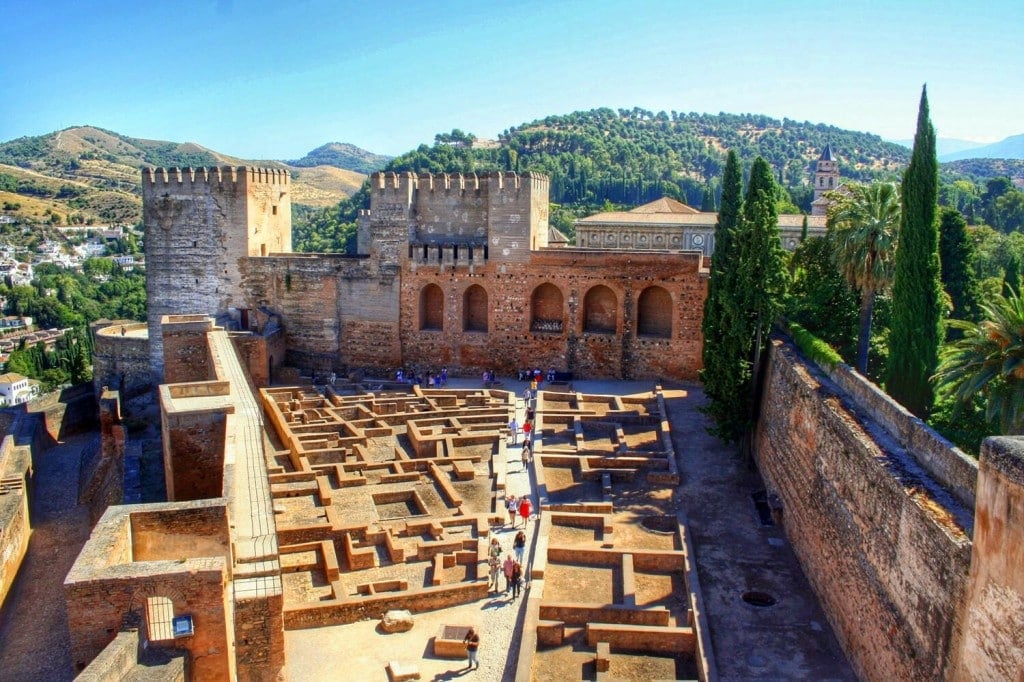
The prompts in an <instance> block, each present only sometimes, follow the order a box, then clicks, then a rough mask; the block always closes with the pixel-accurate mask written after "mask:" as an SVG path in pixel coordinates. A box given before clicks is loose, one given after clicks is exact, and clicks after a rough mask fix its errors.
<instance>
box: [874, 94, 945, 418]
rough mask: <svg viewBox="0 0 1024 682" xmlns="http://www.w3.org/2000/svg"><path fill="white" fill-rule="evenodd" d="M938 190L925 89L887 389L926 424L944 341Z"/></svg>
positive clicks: (908, 192) (898, 265)
mask: <svg viewBox="0 0 1024 682" xmlns="http://www.w3.org/2000/svg"><path fill="white" fill-rule="evenodd" d="M938 186H939V172H938V160H937V159H936V156H935V129H934V128H933V127H932V123H931V119H930V118H929V115H928V91H927V87H925V88H922V90H921V104H920V108H919V110H918V115H917V133H916V134H915V135H914V150H913V152H912V153H911V156H910V165H909V166H908V167H907V170H906V172H905V173H904V175H903V189H902V195H903V215H902V218H901V220H900V236H899V248H898V249H897V250H896V258H895V273H894V277H893V287H892V324H891V329H890V335H889V363H888V367H887V370H888V381H887V384H886V386H887V389H888V391H889V395H891V396H892V397H893V398H895V399H896V400H897V401H899V402H900V403H901V404H902V405H903V406H904V407H906V408H907V409H908V410H910V411H911V412H913V413H914V414H915V415H917V416H918V417H921V418H922V419H925V418H927V417H928V413H929V411H930V410H931V407H932V402H933V400H934V392H933V388H932V384H931V382H930V378H931V376H932V375H933V374H934V373H935V368H936V366H937V364H938V349H939V342H940V340H941V339H942V331H941V318H942V283H941V282H940V279H939V236H938V224H937V220H936V214H937V213H938Z"/></svg>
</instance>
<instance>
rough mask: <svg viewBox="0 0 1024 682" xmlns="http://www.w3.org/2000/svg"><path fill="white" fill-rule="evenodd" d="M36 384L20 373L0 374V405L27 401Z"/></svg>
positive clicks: (33, 392)
mask: <svg viewBox="0 0 1024 682" xmlns="http://www.w3.org/2000/svg"><path fill="white" fill-rule="evenodd" d="M36 386H37V385H34V384H33V383H31V382H29V380H28V378H27V377H23V376H22V375H20V374H15V373H14V372H8V373H6V374H0V405H20V404H21V403H27V402H28V401H29V400H31V398H32V396H33V395H34V394H35V391H36Z"/></svg>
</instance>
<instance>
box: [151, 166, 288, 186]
mask: <svg viewBox="0 0 1024 682" xmlns="http://www.w3.org/2000/svg"><path fill="white" fill-rule="evenodd" d="M290 181H291V176H290V174H289V172H288V171H287V170H285V169H283V168H258V167H255V166H239V167H237V168H236V167H234V166H221V167H218V166H211V167H210V168H143V169H142V186H143V188H146V189H153V188H154V187H156V188H159V187H163V186H167V187H174V188H175V189H181V188H182V186H191V185H223V184H242V185H247V186H248V185H287V184H289V182H290Z"/></svg>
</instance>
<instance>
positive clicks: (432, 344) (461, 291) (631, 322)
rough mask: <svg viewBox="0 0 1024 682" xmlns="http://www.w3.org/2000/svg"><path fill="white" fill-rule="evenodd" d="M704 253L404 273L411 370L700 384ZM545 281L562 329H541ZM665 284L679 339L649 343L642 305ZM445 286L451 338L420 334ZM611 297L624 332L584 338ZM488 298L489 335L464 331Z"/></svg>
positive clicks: (579, 257) (545, 254)
mask: <svg viewBox="0 0 1024 682" xmlns="http://www.w3.org/2000/svg"><path fill="white" fill-rule="evenodd" d="M700 264H701V259H700V256H699V254H696V253H693V254H683V255H680V254H667V253H644V254H636V253H633V254H629V255H626V254H615V253H600V252H592V251H570V250H562V249H559V250H550V251H539V252H533V253H532V254H531V259H530V261H529V262H528V263H507V262H499V261H497V260H495V259H494V258H492V259H491V260H489V261H488V263H487V264H486V265H484V266H481V267H474V268H473V270H472V271H470V270H468V269H462V268H458V269H455V270H452V269H450V268H447V269H444V270H442V269H440V268H437V267H427V266H419V267H415V268H413V267H407V268H406V269H405V270H404V271H403V273H402V285H401V286H402V292H401V310H400V315H401V319H403V320H405V321H407V322H406V323H405V324H403V325H402V328H401V334H402V337H401V338H402V353H403V354H404V360H405V362H406V364H411V365H416V366H418V367H421V368H427V369H430V368H433V369H439V368H440V367H441V366H442V365H448V367H449V369H450V370H452V371H454V372H465V373H478V372H482V371H483V370H484V369H487V368H490V369H493V370H495V371H496V372H498V373H499V374H506V375H508V374H513V373H514V372H515V371H516V370H518V369H520V368H523V367H540V368H542V369H546V368H547V367H549V366H553V367H555V368H556V369H557V370H559V371H570V372H573V373H574V374H576V375H577V376H586V377H628V378H633V377H637V378H639V377H657V376H669V377H676V378H687V379H693V378H696V373H697V370H698V369H699V368H700V366H701V345H700V338H701V335H700V317H701V311H702V309H703V305H704V298H705V296H706V285H707V281H706V275H705V274H701V272H700ZM544 283H550V284H553V285H554V286H556V287H557V288H558V289H559V291H560V292H561V294H562V301H563V305H562V320H561V324H562V328H561V331H531V297H532V295H533V292H534V290H535V289H536V288H537V287H539V286H540V285H542V284H544ZM652 283H657V284H659V285H660V286H662V287H664V288H665V289H666V291H668V293H669V295H670V296H671V297H672V300H673V303H674V305H673V309H672V311H671V313H670V314H671V319H672V336H671V338H664V339H661V338H647V337H641V338H640V339H639V340H638V338H637V336H636V334H635V333H634V327H635V324H636V300H637V297H638V296H639V295H640V292H641V291H642V290H643V289H644V288H646V287H647V286H648V285H649V284H652ZM428 284H436V285H437V286H439V287H440V288H441V290H442V291H443V293H444V314H443V325H442V329H441V330H436V331H435V330H420V329H419V327H420V311H419V306H420V292H421V291H422V290H423V288H424V287H425V286H427V285H428ZM598 284H600V285H604V286H606V287H608V288H609V289H611V290H612V291H613V292H614V294H615V297H616V308H615V310H613V311H609V313H608V314H609V315H610V316H614V318H615V320H616V322H615V324H616V332H617V333H615V334H611V333H590V332H585V331H584V322H583V301H584V299H585V297H586V293H587V291H588V290H589V289H590V288H591V287H593V286H595V285H598ZM473 285H479V286H481V287H483V288H484V290H485V291H486V292H487V299H488V312H487V315H488V331H487V333H483V332H477V331H463V307H464V299H465V294H466V291H467V289H469V288H470V287H471V286H473Z"/></svg>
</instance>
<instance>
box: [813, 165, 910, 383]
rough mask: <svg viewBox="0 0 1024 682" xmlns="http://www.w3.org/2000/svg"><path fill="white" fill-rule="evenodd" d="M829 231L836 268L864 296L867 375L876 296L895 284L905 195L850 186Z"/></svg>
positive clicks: (862, 366) (861, 340)
mask: <svg viewBox="0 0 1024 682" xmlns="http://www.w3.org/2000/svg"><path fill="white" fill-rule="evenodd" d="M833 196H834V202H833V204H832V206H831V208H830V209H829V218H828V222H829V230H830V235H831V238H832V240H833V244H834V251H833V253H834V257H835V260H836V265H837V266H838V267H839V270H840V271H841V272H842V273H843V277H845V278H846V280H847V281H848V282H850V284H851V285H853V286H854V287H855V288H856V289H857V290H858V291H860V326H859V332H858V336H857V363H856V364H857V369H858V370H859V371H860V373H861V374H867V369H868V347H869V345H870V342H871V318H872V316H873V314H874V310H875V296H876V295H877V294H879V293H880V292H882V291H884V290H885V289H886V288H888V286H889V285H890V284H891V283H892V275H893V254H894V253H895V252H896V237H897V234H898V233H899V225H900V190H899V186H898V185H896V184H894V183H891V182H885V183H875V184H872V185H869V186H865V185H856V184H850V185H844V186H843V189H841V190H839V191H837V192H834V193H833Z"/></svg>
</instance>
